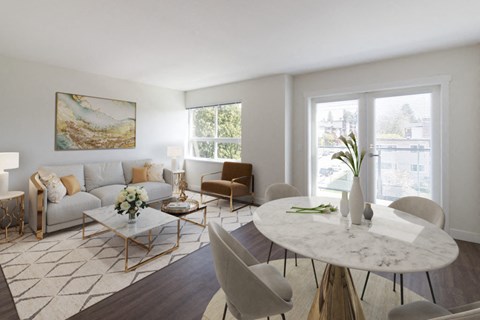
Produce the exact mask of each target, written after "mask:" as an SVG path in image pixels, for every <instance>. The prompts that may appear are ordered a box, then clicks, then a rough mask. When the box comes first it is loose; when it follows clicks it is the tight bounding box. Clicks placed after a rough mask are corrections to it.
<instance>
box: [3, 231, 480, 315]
mask: <svg viewBox="0 0 480 320" xmlns="http://www.w3.org/2000/svg"><path fill="white" fill-rule="evenodd" d="M232 234H233V235H234V236H235V237H236V238H237V239H239V241H240V242H241V243H242V244H243V245H245V247H247V249H248V250H250V252H252V254H253V255H255V256H256V257H257V258H258V259H259V260H260V261H265V260H266V258H267V253H268V249H269V245H270V241H269V240H267V239H266V238H265V237H263V236H262V235H261V234H260V233H259V232H258V231H257V230H256V228H255V226H254V225H253V223H249V224H247V225H246V226H244V227H242V228H240V229H238V230H235V231H234V232H233V233H232ZM457 243H458V246H459V248H460V255H459V257H458V259H457V260H456V261H455V262H454V263H453V264H452V265H450V266H449V267H447V268H444V269H442V270H438V271H432V272H430V276H431V278H432V282H433V286H434V291H435V295H436V298H437V302H438V303H439V304H440V305H442V306H445V307H452V306H457V305H461V304H465V303H469V302H473V301H477V300H480V290H478V288H479V287H480V244H474V243H469V242H464V241H457ZM273 257H274V258H282V257H283V249H282V248H280V247H278V246H274V249H273ZM382 276H385V277H387V278H390V279H391V278H392V275H391V274H386V275H383V274H382ZM404 283H405V287H407V288H409V289H411V290H413V291H415V292H417V293H419V294H420V295H422V296H424V297H426V298H427V299H430V291H429V289H428V283H427V279H426V276H425V273H415V274H406V275H405V276H404ZM218 288H219V286H218V283H217V280H216V277H215V271H214V268H213V261H212V258H211V253H210V247H209V246H205V247H203V248H201V249H199V250H197V251H196V252H194V253H192V254H190V255H188V256H186V257H185V258H183V259H181V260H179V261H177V262H175V263H173V264H171V265H169V266H167V267H166V268H164V269H162V270H160V271H158V272H156V273H154V274H152V275H150V276H148V277H146V278H144V279H142V280H140V281H139V282H137V283H135V284H133V285H131V286H129V287H128V288H126V289H124V290H122V291H119V292H117V293H116V294H114V295H112V296H110V297H108V298H106V299H104V300H102V301H100V302H99V303H97V304H95V305H93V306H91V307H90V308H88V309H86V310H84V311H82V312H80V313H78V314H76V315H75V316H74V317H72V318H71V319H88V320H93V319H102V320H105V319H115V320H118V319H179V320H180V319H181V320H187V319H201V317H202V314H203V311H204V310H205V308H206V306H207V305H208V302H209V301H210V299H211V297H212V296H213V294H214V293H215V292H216V291H217V290H218ZM360 290H361V288H357V291H360ZM367 290H368V288H367ZM367 292H368V291H367ZM0 318H1V319H18V316H17V314H16V311H15V307H14V305H13V300H12V298H11V296H10V291H9V290H8V287H7V286H6V283H5V280H4V278H3V272H2V274H1V275H0Z"/></svg>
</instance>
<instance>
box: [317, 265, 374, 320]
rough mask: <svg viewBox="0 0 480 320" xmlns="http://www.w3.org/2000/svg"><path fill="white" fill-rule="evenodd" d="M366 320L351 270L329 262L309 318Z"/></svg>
mask: <svg viewBox="0 0 480 320" xmlns="http://www.w3.org/2000/svg"><path fill="white" fill-rule="evenodd" d="M314 319H315V320H318V319H319V320H330V319H335V320H365V315H364V314H363V309H362V305H361V302H360V299H359V298H358V295H357V291H356V290H355V285H354V284H353V280H352V275H351V274H350V270H349V269H348V268H345V267H338V266H335V265H331V264H327V266H326V267H325V271H324V273H323V278H322V283H321V284H320V287H319V288H318V290H317V293H316V295H315V299H314V300H313V304H312V307H311V309H310V313H309V314H308V320H314Z"/></svg>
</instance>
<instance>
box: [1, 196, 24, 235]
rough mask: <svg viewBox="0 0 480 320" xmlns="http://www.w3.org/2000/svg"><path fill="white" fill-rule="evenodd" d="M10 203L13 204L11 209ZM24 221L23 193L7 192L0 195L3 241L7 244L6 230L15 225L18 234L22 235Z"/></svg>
mask: <svg viewBox="0 0 480 320" xmlns="http://www.w3.org/2000/svg"><path fill="white" fill-rule="evenodd" d="M11 202H14V205H13V207H10V206H11ZM24 219H25V192H23V191H9V192H8V193H6V194H3V195H0V228H2V229H3V228H4V229H5V240H6V241H7V242H8V241H10V239H8V229H9V228H10V226H11V225H12V224H13V223H16V228H17V229H18V234H19V235H20V236H21V235H23V227H24Z"/></svg>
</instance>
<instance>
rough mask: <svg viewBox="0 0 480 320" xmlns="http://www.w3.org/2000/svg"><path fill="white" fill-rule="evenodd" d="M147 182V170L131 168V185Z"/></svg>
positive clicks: (144, 168)
mask: <svg viewBox="0 0 480 320" xmlns="http://www.w3.org/2000/svg"><path fill="white" fill-rule="evenodd" d="M146 181H147V168H146V167H133V168H132V183H140V182H146Z"/></svg>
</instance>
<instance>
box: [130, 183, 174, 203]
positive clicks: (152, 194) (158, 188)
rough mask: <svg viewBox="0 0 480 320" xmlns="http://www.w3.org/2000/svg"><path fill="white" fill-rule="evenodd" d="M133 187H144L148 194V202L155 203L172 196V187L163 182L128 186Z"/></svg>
mask: <svg viewBox="0 0 480 320" xmlns="http://www.w3.org/2000/svg"><path fill="white" fill-rule="evenodd" d="M129 186H134V187H144V188H145V190H146V191H147V194H148V199H149V200H148V202H155V201H158V200H161V199H165V198H168V197H171V196H172V186H171V185H169V184H167V183H164V182H153V181H147V182H140V183H133V184H129Z"/></svg>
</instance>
